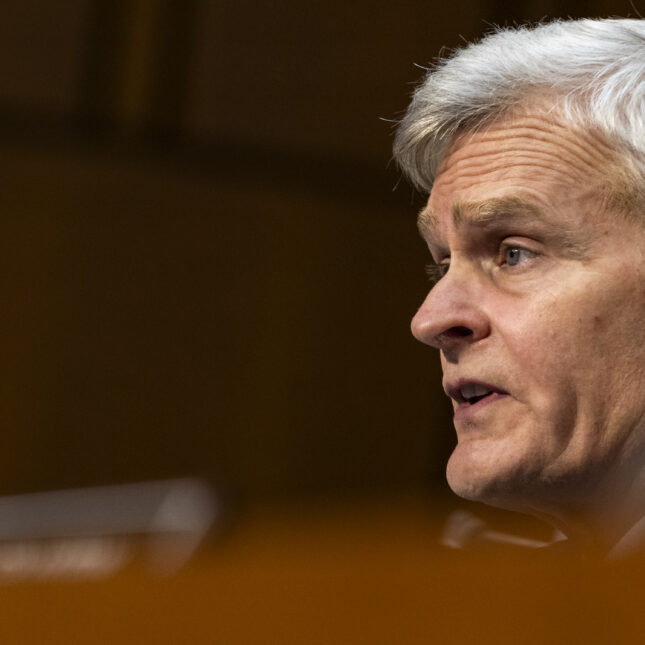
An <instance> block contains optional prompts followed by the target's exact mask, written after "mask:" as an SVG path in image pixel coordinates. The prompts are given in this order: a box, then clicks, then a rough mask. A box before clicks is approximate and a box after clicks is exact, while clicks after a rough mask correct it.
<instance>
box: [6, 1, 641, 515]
mask: <svg viewBox="0 0 645 645" xmlns="http://www.w3.org/2000/svg"><path fill="white" fill-rule="evenodd" d="M0 12H1V15H0V18H1V19H0V51H1V52H2V55H1V56H0V142H1V149H2V160H3V163H2V167H3V172H2V176H3V180H2V186H3V189H2V191H0V204H1V208H2V214H3V215H2V220H3V221H4V223H5V224H4V225H5V227H6V228H5V229H4V230H5V234H4V236H3V238H2V262H3V270H2V282H1V284H2V303H3V310H2V321H3V327H2V341H1V342H2V348H3V352H2V354H3V360H2V387H1V388H0V397H1V401H2V405H1V410H2V413H1V414H2V432H1V433H0V493H3V494H7V493H17V492H29V491H37V490H48V489H55V488H67V487H77V486H90V485H95V484H108V483H115V482H126V481H138V480H148V479H156V478H168V477H180V476H181V477H185V476H199V477H202V478H206V479H207V480H208V481H211V482H213V484H214V485H215V486H216V487H219V488H220V490H222V491H226V494H227V495H228V496H229V498H230V499H231V500H232V504H233V505H238V506H240V507H241V506H249V505H251V506H253V505H256V504H263V503H264V502H267V501H269V502H271V503H274V502H278V503H281V502H282V501H287V502H294V503H297V504H305V505H311V504H316V503H319V502H321V501H329V500H332V501H333V500H338V499H363V498H365V497H375V496H376V497H392V496H394V497H396V496H400V495H404V496H413V497H414V496H416V497H423V498H429V499H430V500H433V499H434V500H448V501H447V503H448V504H451V503H453V502H452V501H451V500H452V498H451V497H450V494H449V493H448V492H447V489H446V486H445V484H444V466H445V461H446V458H447V456H448V454H449V452H450V449H451V446H452V443H453V431H452V427H451V420H450V419H451V412H450V406H449V403H448V401H447V400H444V397H443V395H442V394H441V391H440V388H439V383H440V373H439V370H438V360H437V357H436V355H435V353H434V352H433V351H432V350H431V349H428V348H425V347H423V346H421V345H419V344H417V343H416V342H415V341H414V340H413V339H412V338H411V336H410V334H409V329H408V326H409V320H410V318H411V316H412V315H413V313H414V311H415V309H416V307H417V306H418V305H419V303H420V302H421V300H422V298H423V297H424V294H425V291H426V289H427V288H428V285H427V283H426V278H425V276H424V264H425V262H426V253H425V250H424V247H423V244H422V243H421V241H420V240H419V239H417V234H416V231H415V225H414V217H415V213H416V211H417V210H418V208H419V207H420V205H421V204H422V197H421V196H419V195H415V194H414V192H413V191H412V189H411V188H410V187H409V186H407V185H406V184H405V182H402V181H400V177H399V173H398V171H397V169H396V168H395V167H394V165H393V163H392V162H391V161H390V150H391V143H392V131H393V123H392V120H395V119H397V118H398V117H400V116H401V114H402V112H403V111H404V110H405V108H406V105H407V102H408V99H409V95H410V93H411V91H412V89H413V86H414V83H415V82H416V81H418V80H419V79H420V77H421V76H422V73H423V72H422V70H421V69H419V67H418V66H423V65H426V64H427V63H428V62H430V61H431V60H432V59H433V58H434V57H435V56H436V55H437V54H438V53H439V52H440V51H441V49H442V47H448V48H451V47H455V46H458V45H460V44H461V43H463V41H464V40H468V39H472V38H475V37H477V36H479V35H481V34H482V33H484V32H486V31H487V30H488V29H489V28H490V25H491V24H493V23H495V24H511V23H514V22H518V21H524V20H538V19H541V18H549V17H567V16H573V17H575V16H585V15H592V16H593V15H613V14H620V15H630V14H631V15H633V14H634V13H635V12H636V7H635V6H634V5H633V3H632V2H630V1H629V0H625V1H623V0H613V1H612V2H609V1H608V0H597V1H583V0H577V1H576V0H524V1H514V2H510V1H509V0H460V1H459V2H457V3H443V2H434V1H428V0H424V1H421V0H419V1H412V0H410V1H407V2H400V3H392V2H379V1H374V0H370V1H369V2H368V1H367V0H357V1H355V2H343V3H340V2H329V1H328V2H310V3H302V2H295V1H293V0H275V1H273V2H257V1H256V2H246V1H244V0H237V1H236V2H233V1H230V0H219V1H215V0H213V1H209V0H184V1H182V2H179V1H173V0H130V1H127V0H112V1H107V0H59V1H58V2H55V3H52V2H45V1H44V0H20V1H18V0H7V1H6V2H3V3H2V6H1V8H0Z"/></svg>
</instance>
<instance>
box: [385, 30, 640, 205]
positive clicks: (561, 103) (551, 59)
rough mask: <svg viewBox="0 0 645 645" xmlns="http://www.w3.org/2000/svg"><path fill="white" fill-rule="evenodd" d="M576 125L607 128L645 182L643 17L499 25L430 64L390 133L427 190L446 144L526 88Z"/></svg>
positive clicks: (412, 175)
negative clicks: (518, 25)
mask: <svg viewBox="0 0 645 645" xmlns="http://www.w3.org/2000/svg"><path fill="white" fill-rule="evenodd" d="M539 95H545V96H546V97H553V98H554V105H553V106H552V109H555V110H557V111H558V114H559V116H560V117H561V118H563V119H564V120H565V122H566V123H569V124H571V125H572V126H573V127H577V128H581V129H583V130H586V131H593V132H595V133H599V134H600V135H601V136H604V138H605V140H606V141H607V143H608V144H609V145H610V146H611V147H612V148H613V149H614V150H616V152H617V153H619V154H620V155H621V160H622V161H623V162H624V164H625V169H626V170H627V171H628V172H629V175H630V177H631V178H632V181H636V185H633V186H632V188H635V189H636V190H637V192H638V193H640V194H643V193H644V192H645V20H630V19H607V20H592V19H585V20H570V21H555V22H550V23H546V24H539V25H537V26H534V27H518V28H509V29H499V30H497V31H496V32H495V33H493V34H490V35H488V36H486V37H485V38H484V39H483V40H481V41H480V42H478V43H475V44H471V45H468V46H467V47H465V48H463V49H460V50H457V51H456V52H454V53H453V54H452V55H451V56H449V57H448V58H446V59H443V60H440V61H439V62H437V63H436V65H435V66H434V67H433V68H432V69H430V70H429V71H428V74H427V76H426V77H425V79H424V81H423V82H422V83H421V85H420V86H419V87H418V88H417V89H416V91H415V92H414V96H413V99H412V102H411V104H410V106H409V108H408V111H407V113H406V115H405V117H404V118H403V119H402V121H401V122H400V124H399V127H398V130H397V133H396V138H395V141H394V155H395V158H396V160H397V162H398V163H399V166H400V167H401V168H402V170H403V172H404V173H405V174H406V175H407V176H408V177H409V179H410V180H411V181H412V183H414V184H415V185H416V186H417V188H419V189H421V190H423V191H427V192H429V191H430V189H431V188H432V184H433V182H434V178H435V176H436V172H437V168H438V165H439V162H440V161H441V157H442V155H443V154H444V152H445V150H446V147H447V146H449V145H450V143H451V142H452V141H453V140H454V139H455V137H456V136H457V135H459V134H460V133H462V132H468V131H474V130H476V129H477V128H480V127H482V126H485V125H486V124H488V123H491V122H493V121H495V120H497V119H500V118H502V117H503V116H504V115H506V114H508V113H509V112H510V111H511V110H514V109H516V108H519V107H526V106H527V103H528V102H529V101H530V99H531V97H535V96H539Z"/></svg>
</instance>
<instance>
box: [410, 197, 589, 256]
mask: <svg viewBox="0 0 645 645" xmlns="http://www.w3.org/2000/svg"><path fill="white" fill-rule="evenodd" d="M451 214H452V222H453V225H454V227H455V229H463V228H466V227H475V228H482V229H485V228H492V227H494V226H498V225H502V224H505V225H508V224H517V225H532V224H539V223H541V224H546V226H547V229H548V235H547V236H546V237H547V238H549V239H555V240H557V242H558V245H559V246H560V247H561V248H562V249H563V251H565V252H566V255H567V256H568V257H571V258H581V257H584V256H585V254H586V253H587V252H588V248H589V239H588V236H585V235H584V234H582V233H581V230H580V226H573V225H572V224H570V223H568V222H563V221H562V220H559V219H556V218H554V217H549V216H547V215H546V214H545V213H544V211H542V210H541V209H540V208H538V207H537V206H536V205H535V204H533V203H531V202H529V201H527V200H525V199H522V198H521V197H495V198H491V199H486V200H483V201H481V202H463V201H458V202H455V204H454V205H453V207H452V213H451ZM438 225H439V218H438V217H437V215H436V214H435V213H433V212H432V211H431V210H430V209H429V208H428V207H427V206H426V207H424V208H422V209H421V211H420V212H419V214H418V216H417V227H418V229H419V232H420V233H421V236H422V237H423V238H424V239H425V240H427V241H428V242H429V243H432V242H433V241H436V242H438V234H437V229H438Z"/></svg>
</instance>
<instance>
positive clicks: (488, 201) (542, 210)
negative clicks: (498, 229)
mask: <svg viewBox="0 0 645 645" xmlns="http://www.w3.org/2000/svg"><path fill="white" fill-rule="evenodd" d="M613 156H614V155H613V152H612V151H611V150H610V149H609V148H608V147H607V146H606V145H605V144H604V142H603V141H602V140H601V139H600V138H597V137H594V136H593V135H591V134H588V133H587V134H583V133H580V132H578V131H576V130H573V129H572V128H570V127H567V126H566V125H563V124H562V122H559V121H558V120H556V119H555V118H553V117H551V116H550V115H548V114H546V115H545V114H535V115H531V114H529V115H524V116H521V117H517V118H514V119H509V120H506V121H501V122H499V123H495V124H493V125H491V126H489V127H487V128H485V129H483V130H480V131H477V132H474V133H468V134H464V135H462V136H460V137H459V138H458V139H457V140H456V141H455V143H454V144H453V145H452V147H451V148H450V149H449V150H448V151H447V153H446V155H445V156H444V159H443V160H442V163H441V165H440V166H439V170H438V173H437V179H436V181H435V184H434V186H433V189H432V192H431V194H430V198H429V200H428V205H427V206H426V208H424V209H423V210H422V212H421V214H420V216H419V224H420V227H421V229H422V232H423V233H424V235H426V234H429V235H436V234H438V233H440V232H441V229H442V228H444V227H445V226H446V225H448V224H459V222H460V220H461V219H463V217H462V216H465V218H466V219H472V218H473V217H474V218H475V219H479V220H482V219H487V218H490V217H491V215H492V214H493V213H495V214H497V215H504V214H509V213H515V214H517V213H523V214H525V215H527V216H528V215H530V216H534V217H536V216H539V215H547V214H550V216H551V217H556V216H559V217H562V216H563V213H564V212H565V211H566V210H571V209H568V207H569V206H571V204H573V203H577V204H578V205H580V204H581V202H582V201H583V200H586V201H588V202H590V204H588V206H590V205H591V203H594V201H595V204H596V207H597V206H598V199H597V196H598V193H599V191H600V190H602V187H603V186H605V185H607V183H608V180H607V176H606V173H607V167H608V163H607V160H608V159H612V158H613ZM594 196H596V199H595V200H594V199H593V197H594ZM492 205H495V206H496V208H491V206H492Z"/></svg>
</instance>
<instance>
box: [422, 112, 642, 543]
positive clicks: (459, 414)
mask: <svg viewBox="0 0 645 645" xmlns="http://www.w3.org/2000/svg"><path fill="white" fill-rule="evenodd" d="M611 157H612V155H611V151H609V150H608V149H607V148H606V147H605V145H604V144H603V142H602V141H601V140H600V139H599V138H596V137H593V136H590V135H583V134H581V133H576V132H574V131H572V130H571V129H570V128H567V127H563V126H562V125H561V124H560V123H559V122H558V121H557V120H556V119H555V118H554V117H553V116H550V115H546V114H541V113H540V112H539V111H536V112H534V113H533V114H531V112H526V113H524V114H523V115H516V116H515V117H513V118H507V119H506V120H503V121H501V122H498V123H496V124H493V125H492V126H489V127H487V128H485V129H483V130H480V131H478V132H477V133H474V134H473V133H470V134H467V135H462V137H461V138H460V139H458V140H457V141H456V142H455V143H454V144H453V146H452V147H451V149H450V150H449V151H448V153H447V154H446V155H445V156H444V159H443V162H442V164H441V165H440V167H439V171H438V174H437V179H436V181H435V184H434V186H433V189H432V192H431V194H430V198H429V200H428V205H427V207H426V209H425V210H424V211H422V213H421V214H420V218H419V227H420V230H421V233H422V235H423V236H424V238H425V239H426V241H427V243H428V246H429V249H430V251H431V253H432V256H433V258H434V260H435V262H436V263H437V264H438V265H439V267H440V269H441V271H442V272H443V274H444V275H443V277H441V278H440V279H439V280H438V282H437V283H436V285H435V286H434V287H433V288H432V289H431V290H430V292H429V294H428V296H427V298H426V299H425V301H424V302H423V304H422V306H421V308H420V309H419V311H418V313H417V314H416V315H415V317H414V319H413V321H412V331H413V334H414V335H415V336H416V338H418V339H419V340H421V341H422V342H424V343H427V344H429V345H432V346H433V347H436V348H438V349H439V350H440V353H441V365H442V368H443V382H444V388H450V386H451V385H453V386H455V384H456V386H458V385H459V384H460V383H463V382H464V380H465V381H466V382H467V381H471V380H472V381H476V382H479V383H484V384H486V385H487V386H492V387H493V388H494V389H495V390H496V392H495V394H494V395H493V396H491V397H488V398H487V400H486V401H484V402H483V404H482V402H480V403H479V404H477V405H472V406H471V405H469V404H468V403H463V402H462V403H458V402H455V401H453V406H454V408H455V428H456V431H457V437H458V445H457V446H456V448H455V450H454V452H453V454H452V456H451V457H450V460H449V462H448V467H447V477H448V482H449V484H450V486H451V488H452V489H453V490H454V491H455V492H456V493H457V494H458V495H461V496H463V497H466V498H468V499H473V500H479V501H483V502H486V503H489V504H493V505H497V506H501V507H505V508H510V509H514V510H520V511H526V512H530V513H533V514H536V515H538V516H541V517H543V518H547V519H549V520H551V521H552V522H553V523H555V524H556V525H557V526H559V527H560V528H562V529H563V530H564V531H565V532H567V533H568V534H569V535H570V536H576V535H578V536H579V537H580V538H581V539H589V540H593V539H596V540H599V539H606V540H607V541H611V540H613V539H615V537H616V535H615V534H620V533H621V532H624V530H626V528H627V527H628V526H629V525H630V524H631V523H633V522H634V521H635V520H636V519H637V518H638V517H640V516H641V515H643V514H644V513H645V503H643V502H641V501H640V500H645V481H643V480H644V476H643V472H642V471H643V464H644V463H645V457H644V454H645V450H644V448H645V424H644V421H643V416H644V413H645V396H643V392H645V252H644V251H645V227H644V226H643V224H641V223H640V222H639V221H637V218H635V217H630V216H627V215H626V214H625V213H624V212H620V211H619V209H618V207H613V208H612V206H611V204H610V202H607V200H605V199H603V194H604V193H603V188H604V187H605V184H606V183H607V181H606V179H607V173H608V172H609V170H608V159H610V158H611ZM455 211H456V212H455ZM642 216H643V218H644V219H645V213H643V215H642ZM594 536H595V537H594ZM598 536H602V537H598Z"/></svg>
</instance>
